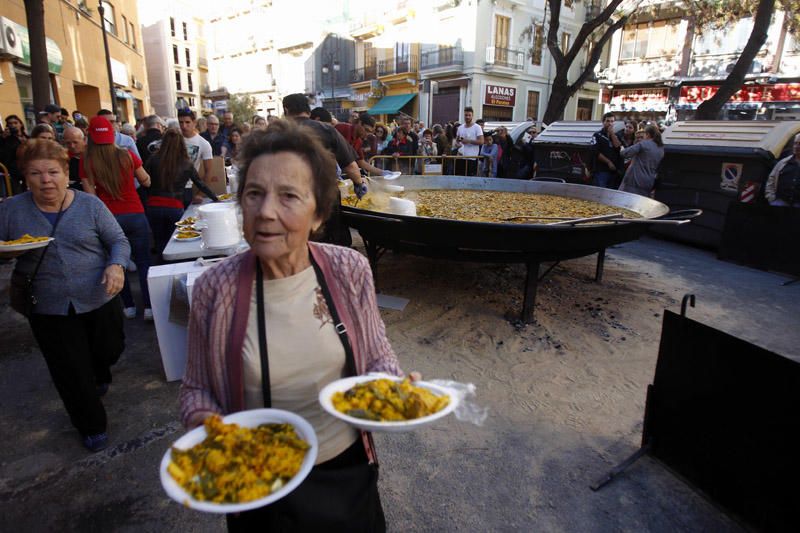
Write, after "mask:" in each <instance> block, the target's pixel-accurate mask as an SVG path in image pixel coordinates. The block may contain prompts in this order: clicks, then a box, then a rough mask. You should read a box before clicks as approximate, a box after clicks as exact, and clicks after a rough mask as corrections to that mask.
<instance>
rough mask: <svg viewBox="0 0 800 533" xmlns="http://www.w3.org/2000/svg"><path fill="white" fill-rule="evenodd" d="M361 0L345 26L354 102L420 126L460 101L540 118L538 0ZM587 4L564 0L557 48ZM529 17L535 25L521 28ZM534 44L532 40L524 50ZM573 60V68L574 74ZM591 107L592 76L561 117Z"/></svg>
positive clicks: (544, 94)
mask: <svg viewBox="0 0 800 533" xmlns="http://www.w3.org/2000/svg"><path fill="white" fill-rule="evenodd" d="M366 4H367V7H365V8H364V11H363V16H362V17H361V18H360V19H357V20H355V21H354V22H353V24H352V27H351V30H350V35H351V37H352V38H354V39H355V40H356V68H355V69H354V70H353V72H352V73H351V80H352V83H351V86H352V87H353V89H354V93H355V94H354V98H355V107H356V108H358V109H369V110H371V112H372V113H374V114H377V115H379V116H381V117H383V118H389V117H391V116H392V115H394V114H397V113H406V114H409V115H412V116H415V117H419V118H420V119H421V120H423V121H424V122H426V123H427V124H433V123H444V122H446V121H448V120H456V119H458V120H461V119H463V108H464V107H465V106H471V107H472V108H473V109H474V110H475V114H476V117H482V118H484V119H485V120H487V121H522V120H525V119H526V118H528V117H530V118H532V119H534V120H540V119H541V116H542V114H543V113H544V109H545V107H546V104H547V100H548V98H549V96H550V91H551V86H550V82H549V80H550V79H551V78H552V76H554V75H555V67H554V65H553V64H552V61H551V60H550V57H549V53H548V52H547V50H546V49H545V48H544V47H543V46H541V45H542V42H543V41H542V37H543V35H542V31H543V29H542V28H543V26H542V24H541V22H542V20H544V19H545V18H546V17H547V16H548V15H547V12H546V7H545V2H544V0H496V1H493V2H454V1H452V0H430V1H413V0H402V1H399V2H392V3H388V2H387V3H381V4H375V3H372V4H371V5H372V6H375V5H379V6H380V7H377V8H375V7H369V3H366ZM586 4H589V2H581V3H577V2H572V3H570V6H565V7H564V9H563V10H562V16H561V20H560V33H559V36H560V37H559V38H560V40H561V43H562V47H563V48H564V49H567V48H568V47H569V46H571V44H572V42H571V39H572V36H574V35H576V34H577V32H578V30H579V28H580V25H581V24H583V22H584V19H585V17H586ZM534 20H536V21H537V22H538V23H537V26H536V28H537V29H536V31H534V32H533V33H532V34H531V35H527V34H526V32H525V31H524V30H525V28H526V27H528V26H529V25H531V23H532V21H534ZM534 42H538V43H539V45H540V46H539V47H538V49H536V50H534V51H533V53H531V48H534V47H532V44H533V43H534ZM586 52H588V50H587V51H586ZM585 55H586V54H585V53H584V58H585ZM581 66H582V65H581V64H580V62H576V64H575V65H574V66H573V70H572V71H571V72H570V75H571V78H572V79H575V78H576V77H577V75H578V69H579V67H581ZM599 110H600V107H599V85H597V84H596V83H595V82H594V81H591V82H589V83H587V84H586V85H585V86H584V87H583V88H582V89H581V90H580V91H579V92H578V93H577V94H576V95H575V96H574V97H573V98H572V99H571V100H570V102H569V104H568V105H567V108H566V110H565V113H564V118H565V119H568V120H574V119H578V120H591V119H597V118H598V116H599Z"/></svg>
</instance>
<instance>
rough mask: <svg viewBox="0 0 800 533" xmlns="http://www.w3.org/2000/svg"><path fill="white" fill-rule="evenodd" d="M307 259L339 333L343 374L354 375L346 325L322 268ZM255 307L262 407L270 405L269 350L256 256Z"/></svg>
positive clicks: (262, 280) (353, 363) (260, 271)
mask: <svg viewBox="0 0 800 533" xmlns="http://www.w3.org/2000/svg"><path fill="white" fill-rule="evenodd" d="M309 259H311V265H312V266H313V267H314V273H315V274H316V276H317V283H318V284H319V286H320V288H321V289H322V296H324V297H325V303H326V304H327V305H328V311H329V312H330V314H331V318H333V327H334V328H335V329H336V333H338V334H339V340H340V341H341V343H342V347H343V348H344V357H345V375H347V376H355V375H356V360H355V356H354V355H353V348H352V347H351V346H350V339H349V338H348V337H347V327H345V325H344V323H343V322H342V321H341V319H340V318H339V313H338V312H337V311H336V305H334V303H333V298H332V297H331V292H330V290H329V289H328V284H327V282H326V281H325V276H323V275H322V270H321V269H320V267H319V265H318V264H317V262H316V261H314V256H312V255H311V254H309ZM256 309H257V313H258V314H257V319H258V351H259V355H260V356H261V392H262V393H263V395H264V407H272V394H271V391H270V382H269V351H268V349H267V320H266V318H267V317H266V312H265V311H264V273H263V271H262V270H261V261H259V260H258V258H256Z"/></svg>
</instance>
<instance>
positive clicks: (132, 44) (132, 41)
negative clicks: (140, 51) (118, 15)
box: [129, 22, 136, 50]
mask: <svg viewBox="0 0 800 533" xmlns="http://www.w3.org/2000/svg"><path fill="white" fill-rule="evenodd" d="M129 24H130V27H131V46H132V47H133V49H134V50H136V28H135V27H134V26H133V22H130V23H129Z"/></svg>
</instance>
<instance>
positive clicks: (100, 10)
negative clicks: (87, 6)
mask: <svg viewBox="0 0 800 533" xmlns="http://www.w3.org/2000/svg"><path fill="white" fill-rule="evenodd" d="M97 12H98V13H99V14H100V29H101V31H102V32H103V49H104V50H105V53H106V74H107V75H108V88H109V92H110V93H111V109H113V110H114V114H115V115H116V114H117V93H116V92H115V91H114V74H113V73H112V71H111V54H110V53H109V51H108V33H107V32H106V17H105V13H106V8H105V6H104V5H103V1H102V0H100V1H98V2H97Z"/></svg>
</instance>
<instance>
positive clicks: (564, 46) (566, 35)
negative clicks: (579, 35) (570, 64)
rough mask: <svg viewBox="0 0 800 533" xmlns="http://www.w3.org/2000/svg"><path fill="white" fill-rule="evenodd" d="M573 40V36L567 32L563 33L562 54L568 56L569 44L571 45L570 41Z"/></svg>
mask: <svg viewBox="0 0 800 533" xmlns="http://www.w3.org/2000/svg"><path fill="white" fill-rule="evenodd" d="M571 38H572V35H570V34H569V33H567V32H563V33H562V34H561V53H562V54H566V53H567V52H568V51H569V44H570V43H569V41H570V39H571Z"/></svg>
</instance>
